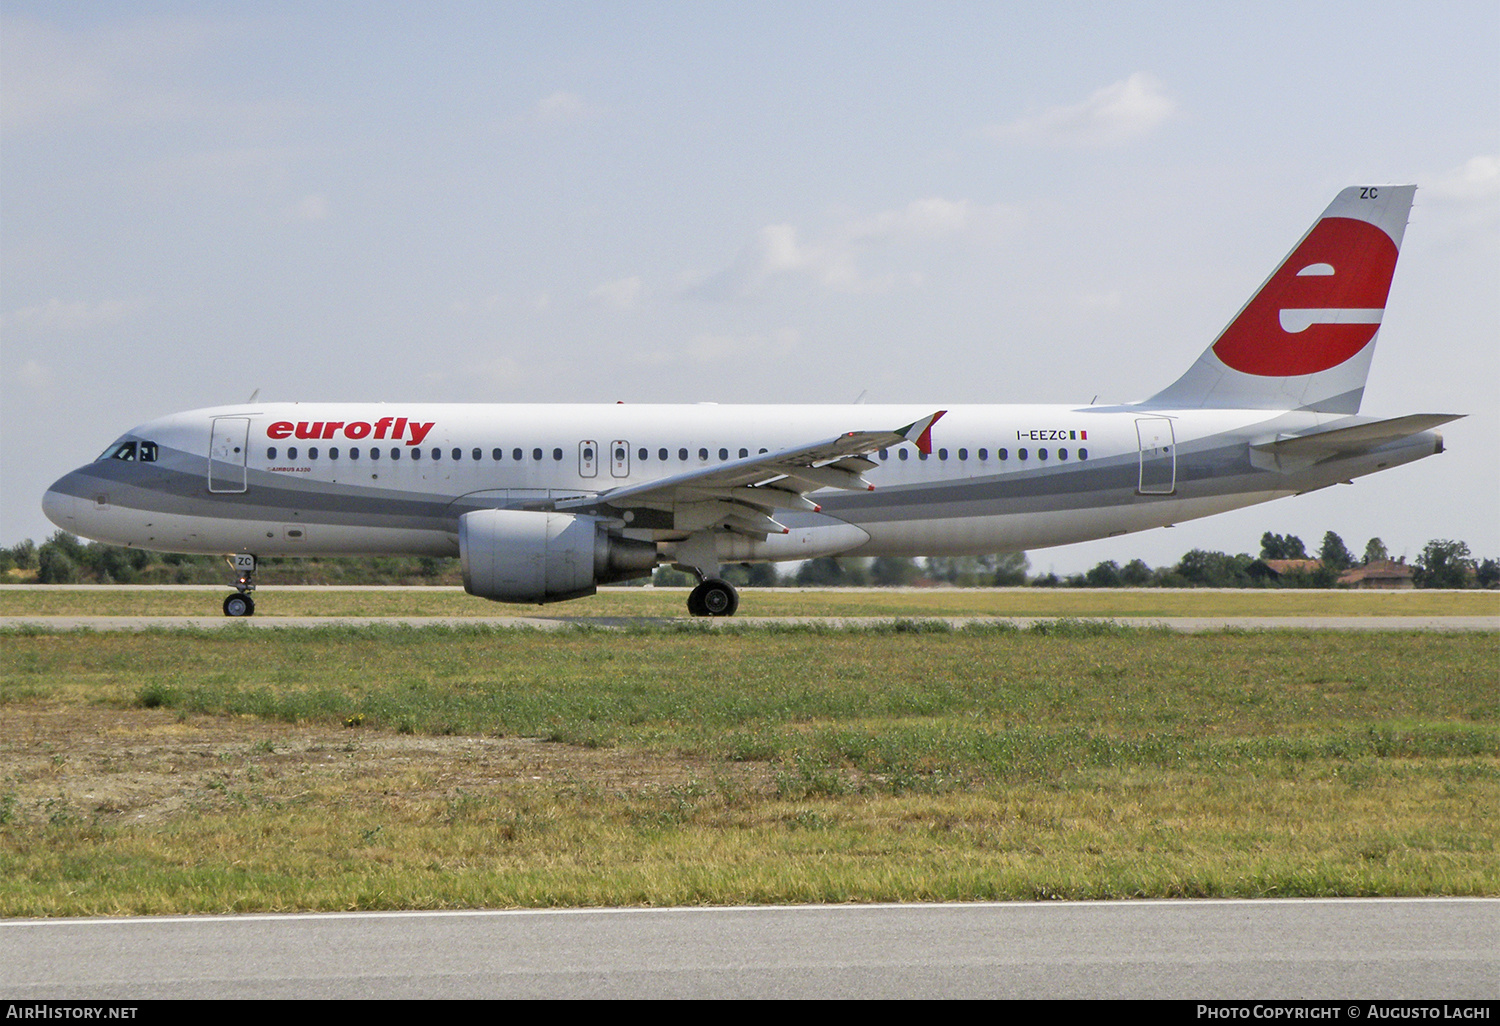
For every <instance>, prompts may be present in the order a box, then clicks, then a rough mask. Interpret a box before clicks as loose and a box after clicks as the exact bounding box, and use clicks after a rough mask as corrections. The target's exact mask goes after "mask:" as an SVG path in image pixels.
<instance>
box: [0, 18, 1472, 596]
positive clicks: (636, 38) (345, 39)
mask: <svg viewBox="0 0 1500 1026" xmlns="http://www.w3.org/2000/svg"><path fill="white" fill-rule="evenodd" d="M1497 54H1500V7H1497V5H1495V4H1494V3H1493V2H1487V3H1469V4H1464V3H1430V4H1424V5H1420V6H1414V5H1410V4H1395V3H1378V2H1375V3H1359V4H1352V3H1351V4H1343V3H1317V2H1312V3H1289V4H1275V3H1269V4H1266V3H1257V4H1229V3H1226V4H1201V3H1196V4H1186V3H1185V4H1168V3H1157V4H1130V3H1118V4H1069V3H1049V4H1034V5H1002V4H997V3H922V4H915V3H813V4H807V3H802V4H777V3H760V4H715V3H702V2H698V3H556V2H552V3H535V4H528V3H519V2H511V3H503V4H502V3H472V4H454V3H431V4H421V5H418V4H374V3H337V4H330V3H323V4H319V3H297V4H291V3H257V4H220V3H197V4H186V3H175V4H174V3H149V2H146V3H142V2H132V3H128V4H127V3H80V4H71V5H65V6H61V5H57V4H55V3H29V2H20V0H4V2H0V372H3V374H0V377H3V381H0V435H3V438H4V440H5V445H4V446H3V447H0V543H5V544H9V543H11V542H14V541H17V540H19V539H20V538H23V537H27V536H30V537H34V538H37V539H38V540H40V539H41V538H43V537H45V536H46V535H48V534H50V533H51V530H52V528H51V525H49V524H48V523H47V522H46V520H45V519H44V518H43V517H42V515H41V512H40V509H39V506H38V502H39V498H40V494H41V491H42V490H43V489H44V488H45V487H46V485H47V484H48V483H50V482H51V481H52V480H53V479H54V478H56V477H57V476H58V475H60V474H61V473H63V472H64V471H66V470H68V469H70V468H71V467H73V466H75V465H77V464H79V463H81V462H83V461H85V460H87V459H89V458H91V457H93V456H94V455H96V454H97V452H98V451H99V450H100V449H102V448H103V447H104V445H105V444H106V443H107V442H108V441H110V440H111V439H112V438H114V437H115V436H116V435H118V434H119V433H120V432H121V431H123V430H125V429H126V428H128V427H129V426H131V425H132V424H135V423H138V422H140V421H143V420H147V419H150V418H152V417H156V416H159V415H162V414H164V413H168V412H172V411H176V410H182V409H189V408H193V407H198V406H207V405H214V404H219V403H226V402H239V401H242V400H244V399H245V398H246V397H248V396H249V395H250V394H251V392H252V391H254V390H256V389H259V390H260V395H261V397H262V398H265V399H278V400H280V399H287V400H291V399H301V400H313V399H348V400H358V399H368V400H389V401H396V400H402V399H405V400H445V401H463V402H480V401H494V402H507V401H603V402H613V401H615V400H617V399H623V400H626V401H632V402H646V401H703V400H709V401H720V402H843V401H852V400H854V399H855V397H857V396H859V395H860V394H861V393H862V392H863V393H865V394H866V397H867V399H868V400H869V401H871V402H881V401H892V402H895V401H916V402H931V403H935V404H937V405H942V404H944V403H960V402H1076V403H1086V402H1088V401H1089V400H1090V399H1091V398H1093V397H1094V396H1096V395H1097V396H1099V397H1100V399H1101V401H1105V400H1129V399H1134V398H1140V397H1142V396H1144V395H1148V394H1150V393H1152V392H1154V391H1156V390H1157V389H1159V388H1160V387H1162V386H1163V385H1165V384H1167V383H1168V382H1170V381H1171V380H1173V379H1175V378H1176V377H1177V375H1178V374H1179V373H1180V372H1181V371H1182V370H1183V369H1185V368H1186V367H1187V365H1188V364H1190V363H1191V362H1192V360H1193V359H1195V358H1196V357H1197V355H1198V354H1199V353H1200V352H1201V351H1202V350H1203V348H1204V347H1205V346H1207V345H1208V343H1209V342H1211V341H1212V339H1213V337H1214V336H1215V335H1216V334H1217V333H1218V331H1219V330H1220V328H1222V327H1223V325H1224V324H1225V323H1226V322H1227V321H1228V320H1229V318H1230V317H1231V316H1232V315H1233V314H1234V313H1235V311H1236V310H1237V309H1238V308H1239V306H1240V305H1241V304H1242V303H1243V302H1244V300H1245V299H1247V298H1248V296H1249V295H1250V293H1251V292H1252V291H1253V290H1254V289H1255V287H1256V286H1257V285H1259V283H1260V282H1261V281H1262V280H1263V279H1264V277H1265V276H1266V275H1267V274H1269V273H1270V271H1271V270H1272V269H1273V267H1274V266H1275V264H1276V263H1277V261H1279V259H1280V258H1281V257H1282V256H1283V255H1284V254H1285V253H1286V252H1287V250H1288V249H1290V248H1291V246H1292V245H1293V243H1294V242H1295V241H1296V240H1297V238H1298V237H1299V236H1300V234H1301V233H1302V232H1303V231H1304V230H1305V229H1306V228H1307V226H1308V225H1309V224H1310V223H1311V222H1312V220H1313V218H1314V217H1316V216H1317V214H1318V213H1319V212H1321V210H1322V209H1323V207H1324V206H1326V204H1327V203H1328V201H1329V200H1331V199H1332V197H1333V195H1334V194H1335V193H1336V192H1337V190H1338V189H1339V188H1341V187H1343V186H1345V185H1349V184H1358V183H1366V182H1406V181H1415V182H1416V183H1417V184H1418V185H1419V187H1420V188H1419V191H1418V194H1417V204H1418V205H1417V208H1416V209H1415V211H1414V213H1413V217H1412V224H1411V226H1410V228H1409V229H1408V232H1407V236H1406V243H1405V245H1404V247H1403V251H1402V257H1401V263H1400V265H1399V267H1398V269H1397V274H1396V282H1395V286H1394V288H1393V290H1392V293H1391V299H1390V304H1389V307H1388V311H1387V315H1386V319H1385V324H1384V328H1383V330H1382V332H1381V336H1380V342H1379V351H1378V352H1377V355H1376V359H1375V364H1374V369H1373V371H1372V374H1371V378H1370V382H1369V389H1368V391H1367V393H1366V399H1365V406H1364V410H1363V412H1365V413H1370V414H1379V415H1389V416H1395V415H1400V414H1405V413H1418V412H1457V413H1468V414H1470V416H1469V417H1468V419H1466V420H1464V421H1460V422H1458V423H1456V424H1454V425H1450V426H1449V427H1448V428H1447V429H1445V436H1446V438H1447V440H1448V445H1449V452H1447V453H1445V454H1444V455H1442V456H1440V457H1437V458H1434V459H1430V460H1426V461H1423V462H1422V463H1419V464H1417V465H1415V466H1411V467H1406V468H1400V469H1397V470H1395V471H1392V472H1389V473H1387V474H1383V475H1378V476H1376V477H1373V478H1366V479H1362V480H1361V481H1359V482H1357V483H1356V485H1355V486H1354V487H1353V488H1337V489H1330V490H1328V491H1325V492H1323V493H1319V494H1316V495H1310V496H1305V497H1301V498H1297V499H1292V500H1283V501H1280V502H1277V503H1273V504H1270V505H1265V506H1260V507H1255V508H1252V509H1250V510H1246V511H1242V512H1239V513H1235V514H1230V515H1227V516H1224V517H1218V518H1212V519H1209V520H1205V521H1199V522H1196V523H1194V524H1184V525H1180V526H1179V527H1177V528H1174V529H1172V530H1168V531H1158V532H1154V533H1151V534H1147V535H1138V536H1134V537H1131V538H1126V539H1115V540H1111V541H1108V542H1095V543H1090V544H1088V545H1083V546H1074V547H1071V548H1068V549H1058V550H1050V551H1047V552H1035V553H1032V554H1031V559H1032V564H1033V566H1034V567H1035V568H1037V569H1041V570H1044V569H1047V568H1049V567H1052V568H1056V569H1057V570H1058V571H1059V572H1069V571H1073V570H1078V569H1085V568H1087V567H1088V566H1092V565H1093V564H1094V563H1096V562H1098V561H1099V560H1101V559H1119V560H1121V561H1122V562H1123V561H1124V560H1125V559H1128V558H1132V557H1134V556H1137V555H1139V556H1142V557H1143V558H1145V559H1146V560H1147V562H1149V563H1152V564H1153V565H1158V564H1161V563H1166V562H1170V561H1171V560H1173V559H1175V558H1176V557H1177V556H1178V555H1180V554H1181V553H1182V552H1183V551H1185V550H1186V549H1188V548H1192V547H1208V548H1215V549H1225V550H1228V551H1231V552H1234V551H1253V550H1254V549H1255V548H1256V546H1257V544H1258V539H1259V537H1260V534H1261V533H1262V532H1263V531H1265V530H1274V531H1276V532H1277V533H1286V532H1291V533H1296V534H1300V535H1301V536H1302V537H1303V538H1304V539H1305V540H1307V541H1308V542H1309V543H1313V544H1315V543H1316V541H1317V540H1318V539H1320V538H1321V536H1322V533H1323V532H1324V531H1325V530H1329V529H1332V530H1336V531H1338V532H1339V533H1340V534H1341V535H1342V536H1343V537H1344V539H1345V541H1346V542H1347V543H1348V544H1349V546H1350V547H1351V548H1354V549H1355V550H1356V551H1358V550H1359V549H1362V547H1363V545H1364V542H1365V540H1366V539H1367V538H1369V537H1371V536H1373V535H1379V536H1380V537H1382V538H1384V539H1385V541H1386V543H1387V545H1388V546H1389V547H1390V548H1391V550H1392V551H1393V552H1395V553H1398V554H1399V553H1403V552H1404V553H1406V554H1407V555H1409V556H1415V555H1416V554H1417V553H1418V552H1419V551H1420V549H1421V546H1422V545H1423V544H1424V543H1425V542H1426V541H1427V540H1428V539H1430V538H1434V537H1452V538H1460V539H1463V540H1466V541H1468V542H1469V544H1470V546H1471V547H1472V548H1473V549H1474V550H1475V551H1476V552H1477V553H1479V554H1482V555H1500V473H1497V471H1500V464H1497V459H1496V443H1497V442H1500V400H1497V398H1496V397H1497V393H1500V388H1497V386H1500V59H1497ZM860 426H862V425H851V427H860Z"/></svg>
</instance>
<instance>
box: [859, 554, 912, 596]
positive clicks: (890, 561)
mask: <svg viewBox="0 0 1500 1026" xmlns="http://www.w3.org/2000/svg"><path fill="white" fill-rule="evenodd" d="M916 579H917V564H916V562H915V561H913V560H912V559H910V558H909V557H905V556H877V557H876V558H875V559H873V560H871V561H870V583H871V584H878V585H880V586H881V587H885V588H889V587H897V586H900V585H903V584H910V583H911V582H912V581H914V580H916Z"/></svg>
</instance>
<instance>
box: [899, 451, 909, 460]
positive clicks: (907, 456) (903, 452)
mask: <svg viewBox="0 0 1500 1026" xmlns="http://www.w3.org/2000/svg"><path fill="white" fill-rule="evenodd" d="M899 451H900V453H901V458H902V459H903V460H907V459H911V450H910V449H901V450H899Z"/></svg>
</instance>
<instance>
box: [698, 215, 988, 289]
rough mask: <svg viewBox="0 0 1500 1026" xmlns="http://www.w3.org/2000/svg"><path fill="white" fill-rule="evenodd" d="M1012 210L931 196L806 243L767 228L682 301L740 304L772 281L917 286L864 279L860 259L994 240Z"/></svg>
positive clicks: (794, 231)
mask: <svg viewBox="0 0 1500 1026" xmlns="http://www.w3.org/2000/svg"><path fill="white" fill-rule="evenodd" d="M1016 218H1017V211H1016V210H1015V209H1014V208H1011V207H1007V206H1006V205H1004V204H995V205H992V206H981V205H976V204H973V203H970V202H969V201H968V200H949V199H944V198H942V197H940V196H929V197H925V198H923V199H918V200H913V201H912V202H911V203H909V204H907V205H906V206H905V207H901V208H898V209H894V210H884V211H880V212H878V213H875V214H871V215H867V216H855V217H851V218H849V219H848V220H846V221H845V222H844V223H843V224H841V225H839V226H837V227H836V228H834V229H833V230H831V231H829V232H828V233H827V235H826V236H825V237H823V238H820V239H817V240H814V241H804V240H803V238H802V234H801V232H800V231H799V229H798V228H797V226H795V225H791V224H771V225H766V226H765V227H764V228H762V229H760V231H758V232H756V233H755V237H754V238H753V239H751V240H750V242H749V243H747V244H746V245H745V247H744V248H743V249H742V250H741V251H740V253H739V255H738V256H737V257H736V258H735V260H734V262H733V263H732V264H731V265H730V266H729V267H727V268H725V269H724V270H722V271H719V272H718V273H716V274H713V275H710V276H708V277H707V278H706V279H701V280H700V281H698V282H697V283H696V284H693V285H690V286H689V287H688V288H687V289H685V290H684V291H685V294H687V295H695V296H700V297H705V298H711V299H727V298H745V297H750V296H756V295H760V294H762V293H764V292H765V291H766V290H767V289H769V288H772V287H773V286H774V285H776V284H777V283H778V282H793V281H803V282H810V283H812V284H814V285H817V286H819V287H821V288H825V289H830V290H832V291H835V292H848V293H869V292H883V291H886V290H888V289H890V288H892V287H894V286H895V284H896V283H897V282H898V281H904V282H907V283H910V284H921V283H922V282H923V281H924V280H925V275H924V274H923V273H922V272H921V271H920V270H916V271H911V272H908V273H905V274H903V275H901V276H899V277H898V276H897V275H894V274H890V273H886V274H881V275H867V274H865V273H864V272H862V271H861V270H860V266H859V258H860V257H861V256H862V255H865V254H868V253H871V252H873V251H876V250H883V251H891V250H900V249H905V248H911V247H915V246H917V245H919V244H922V243H932V242H935V241H942V240H945V239H953V238H956V237H959V236H972V235H983V234H990V235H994V234H998V233H1000V232H1003V231H1004V230H1005V229H1006V228H1007V227H1009V226H1010V225H1011V224H1013V223H1014V222H1015V220H1016Z"/></svg>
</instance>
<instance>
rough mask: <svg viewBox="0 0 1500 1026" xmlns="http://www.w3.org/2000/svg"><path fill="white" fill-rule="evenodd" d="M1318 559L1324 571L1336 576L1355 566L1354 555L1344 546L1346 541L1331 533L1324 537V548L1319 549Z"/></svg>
mask: <svg viewBox="0 0 1500 1026" xmlns="http://www.w3.org/2000/svg"><path fill="white" fill-rule="evenodd" d="M1318 559H1319V560H1321V561H1322V563H1323V569H1325V570H1328V571H1331V572H1332V573H1334V574H1340V573H1343V572H1344V571H1345V570H1348V569H1349V568H1350V567H1351V566H1353V565H1354V555H1353V553H1351V552H1350V551H1349V549H1348V548H1347V547H1345V545H1344V539H1342V538H1340V537H1339V536H1338V535H1336V534H1334V533H1333V532H1332V531H1329V532H1328V533H1327V534H1325V535H1323V546H1322V548H1320V549H1318Z"/></svg>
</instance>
